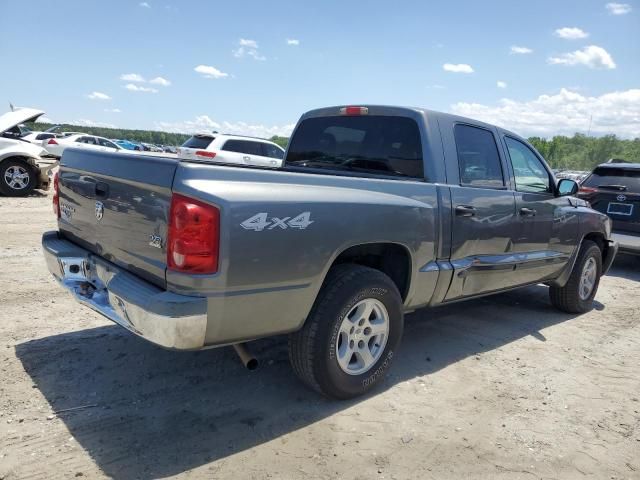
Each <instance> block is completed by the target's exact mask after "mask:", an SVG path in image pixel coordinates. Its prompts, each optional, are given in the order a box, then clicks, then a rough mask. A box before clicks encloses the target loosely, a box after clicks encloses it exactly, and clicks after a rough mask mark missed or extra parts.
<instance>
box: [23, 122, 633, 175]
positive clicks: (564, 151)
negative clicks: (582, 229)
mask: <svg viewBox="0 0 640 480" xmlns="http://www.w3.org/2000/svg"><path fill="white" fill-rule="evenodd" d="M53 125H54V124H51V123H44V122H37V123H31V124H28V125H27V127H28V128H30V129H32V130H37V131H42V130H46V129H47V128H50V127H52V126H53ZM60 130H61V131H73V132H84V133H89V134H93V135H98V136H100V137H106V138H113V139H126V140H133V141H134V142H145V143H156V144H160V145H176V146H179V145H182V144H183V143H184V142H185V141H186V140H187V139H188V138H189V137H190V135H185V134H182V133H170V132H161V131H153V130H129V129H123V128H106V127H86V126H79V125H69V124H63V125H62V128H61V129H60ZM269 140H271V141H272V142H274V143H277V144H278V145H280V146H281V147H282V148H286V147H287V143H288V142H289V138H288V137H280V136H277V135H274V136H272V137H271V138H270V139H269ZM529 142H531V144H532V145H533V146H534V147H535V148H536V149H537V150H538V151H539V152H540V154H542V156H543V157H544V158H545V159H546V160H547V162H548V163H549V164H550V165H551V167H552V168H556V169H568V170H592V169H593V167H595V166H596V165H598V164H599V163H604V162H606V161H607V160H609V159H610V158H619V159H623V160H626V161H629V162H640V138H635V139H633V140H625V139H622V138H618V137H617V136H615V135H605V136H603V137H590V136H587V135H584V134H582V133H576V134H574V135H573V136H572V137H567V136H564V135H556V136H555V137H553V138H550V139H547V138H541V137H531V138H529Z"/></svg>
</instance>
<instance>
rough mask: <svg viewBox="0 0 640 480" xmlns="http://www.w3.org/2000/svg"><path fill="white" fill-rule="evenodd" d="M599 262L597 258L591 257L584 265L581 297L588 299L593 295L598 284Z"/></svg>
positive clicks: (581, 277)
mask: <svg viewBox="0 0 640 480" xmlns="http://www.w3.org/2000/svg"><path fill="white" fill-rule="evenodd" d="M597 273H598V272H597V264H596V259H595V258H593V257H589V258H588V259H587V261H586V262H585V263H584V267H582V275H581V276H580V291H579V294H580V298H581V299H582V300H586V299H587V298H589V296H591V293H592V292H593V287H594V286H595V284H596V278H597Z"/></svg>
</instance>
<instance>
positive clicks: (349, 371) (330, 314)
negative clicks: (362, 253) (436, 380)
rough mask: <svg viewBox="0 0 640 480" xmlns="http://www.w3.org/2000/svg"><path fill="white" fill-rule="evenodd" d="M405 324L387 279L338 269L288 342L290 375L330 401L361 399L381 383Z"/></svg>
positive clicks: (368, 271)
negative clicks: (332, 399)
mask: <svg viewBox="0 0 640 480" xmlns="http://www.w3.org/2000/svg"><path fill="white" fill-rule="evenodd" d="M403 322H404V319H403V312H402V298H401V296H400V293H399V292H398V289H397V287H396V285H395V284H394V283H393V281H392V280H391V279H390V278H389V277H388V276H387V275H385V274H384V273H382V272H380V271H378V270H374V269H372V268H368V267H363V266H359V265H338V266H336V267H334V268H332V269H331V271H330V272H329V275H328V276H327V280H326V281H325V284H324V286H323V287H322V289H321V290H320V293H319V294H318V298H317V299H316V302H315V304H314V306H313V308H312V310H311V313H310V314H309V317H308V318H307V320H306V322H305V324H304V327H303V328H302V329H301V330H299V331H297V332H295V333H292V334H291V335H290V337H289V358H290V360H291V365H292V367H293V370H294V371H295V372H296V374H297V375H298V377H300V379H301V380H302V381H303V382H304V383H306V384H307V385H308V386H309V387H311V388H313V389H314V390H316V391H318V392H320V393H322V394H324V395H327V396H329V397H333V398H339V399H346V398H352V397H356V396H358V395H362V394H363V393H366V392H367V391H369V390H371V389H372V388H373V387H375V386H376V385H377V384H379V383H380V382H381V381H382V379H383V378H384V376H385V374H386V372H387V370H388V369H389V367H390V365H391V360H392V358H393V356H394V354H395V351H396V348H397V346H398V344H399V343H400V339H401V337H402V329H403Z"/></svg>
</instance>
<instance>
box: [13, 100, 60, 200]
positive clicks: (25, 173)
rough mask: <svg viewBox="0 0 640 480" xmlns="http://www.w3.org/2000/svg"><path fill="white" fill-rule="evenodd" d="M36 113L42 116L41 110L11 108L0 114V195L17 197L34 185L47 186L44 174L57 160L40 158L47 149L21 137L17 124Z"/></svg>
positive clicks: (46, 177) (32, 117)
mask: <svg viewBox="0 0 640 480" xmlns="http://www.w3.org/2000/svg"><path fill="white" fill-rule="evenodd" d="M40 115H44V112H43V111H42V110H36V109H34V108H14V107H12V108H11V111H10V112H7V113H5V114H4V115H1V116H0V194H3V195H7V196H12V197H20V196H24V195H28V194H29V193H30V192H31V191H32V190H33V189H34V188H40V189H45V190H46V189H47V188H49V184H50V183H51V179H50V177H49V175H48V174H49V172H50V171H51V170H52V169H53V168H55V167H56V166H57V165H58V162H57V161H53V160H45V159H43V158H42V155H44V154H46V153H47V152H46V151H45V150H44V149H42V147H39V146H36V145H34V144H32V143H30V142H28V141H26V140H23V139H22V138H21V137H22V135H23V134H24V131H22V130H21V129H20V124H22V123H26V122H32V121H35V119H36V118H38V117H39V116H40Z"/></svg>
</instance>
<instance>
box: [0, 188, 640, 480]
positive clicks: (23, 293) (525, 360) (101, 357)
mask: <svg viewBox="0 0 640 480" xmlns="http://www.w3.org/2000/svg"><path fill="white" fill-rule="evenodd" d="M50 204H51V200H50V196H43V195H40V194H37V195H34V196H31V197H29V198H25V199H8V198H1V197H0V266H1V268H0V365H1V368H2V372H1V378H2V381H1V383H0V479H3V480H8V479H16V478H33V479H53V478H72V477H84V478H103V477H114V478H124V479H129V478H132V479H134V478H141V479H151V478H167V477H180V478H221V479H222V478H224V479H227V478H228V479H241V478H252V479H253V478H255V479H263V478H273V479H280V478H284V479H291V478H305V479H315V478H318V479H325V478H345V479H372V478H380V479H382V478H387V479H388V478H395V479H404V478H411V479H429V478H453V479H460V478H492V479H493V478H500V479H501V478H523V479H529V478H541V479H542V478H545V479H546V478H557V479H570V478H580V479H583V478H593V479H623V478H624V479H630V478H636V479H637V478H640V413H639V412H640V371H639V367H640V295H639V294H640V289H639V286H640V283H639V282H640V262H636V261H635V260H634V259H629V258H624V257H620V258H619V259H618V260H617V262H616V264H615V266H614V268H613V270H612V272H611V274H610V275H609V276H607V277H606V278H604V279H603V282H602V285H601V288H600V292H599V293H598V296H597V302H596V308H595V310H593V311H592V312H591V313H589V314H586V315H582V316H577V317H574V316H571V315H566V314H562V313H558V312H557V311H555V310H554V309H553V308H552V307H551V306H550V304H549V302H548V301H547V291H546V288H544V287H533V288H528V289H526V290H524V291H520V292H514V293H508V294H503V295H499V296H496V297H493V298H488V299H484V300H479V301H473V302H471V303H467V304H459V305H456V306H450V307H445V308H440V309H437V310H430V311H421V312H417V313H414V314H412V315H409V316H408V318H407V326H406V331H405V338H404V340H403V344H402V347H401V351H400V353H399V354H398V356H397V359H396V361H395V365H394V368H393V369H392V374H391V375H390V376H389V377H388V378H387V380H386V382H385V385H384V388H383V389H382V390H379V391H377V392H375V393H374V394H373V395H371V396H369V397H368V398H364V399H358V400H355V401H350V402H331V401H328V400H324V399H322V398H319V397H318V396H317V395H316V394H314V393H312V392H309V391H308V390H306V389H305V388H304V387H302V386H301V384H300V383H298V382H297V381H296V379H295V378H294V377H293V375H292V373H291V371H290V369H289V365H288V359H287V352H286V342H285V339H284V338H276V339H270V340H267V341H261V342H258V343H256V344H255V345H254V349H255V350H256V352H257V353H259V355H260V360H261V362H262V367H261V368H260V369H259V370H257V371H255V372H248V371H246V370H244V369H243V368H242V366H241V365H240V362H239V361H238V360H237V358H236V357H235V356H234V353H233V351H232V350H231V349H228V348H227V349H220V350H210V351H206V352H198V353H175V352H169V351H165V350H161V349H159V348H156V347H153V346H151V345H148V344H147V343H145V342H144V341H142V340H140V339H138V338H135V337H133V336H132V335H131V334H129V333H127V332H125V331H124V330H122V329H121V328H119V327H117V326H114V325H112V324H111V323H110V322H108V321H106V320H105V319H103V318H102V317H100V316H98V315H97V314H95V313H93V312H91V311H89V310H87V309H85V308H82V307H80V306H79V305H77V304H76V303H75V302H74V301H73V300H72V299H71V297H70V296H67V294H64V293H63V292H62V291H61V290H60V288H58V286H57V285H56V284H55V282H54V281H53V280H52V278H50V276H49V274H48V273H47V271H46V267H45V265H44V261H43V259H42V256H41V253H40V247H39V242H40V235H41V233H42V232H43V231H44V230H47V229H52V228H54V220H53V214H52V213H51V207H50Z"/></svg>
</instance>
